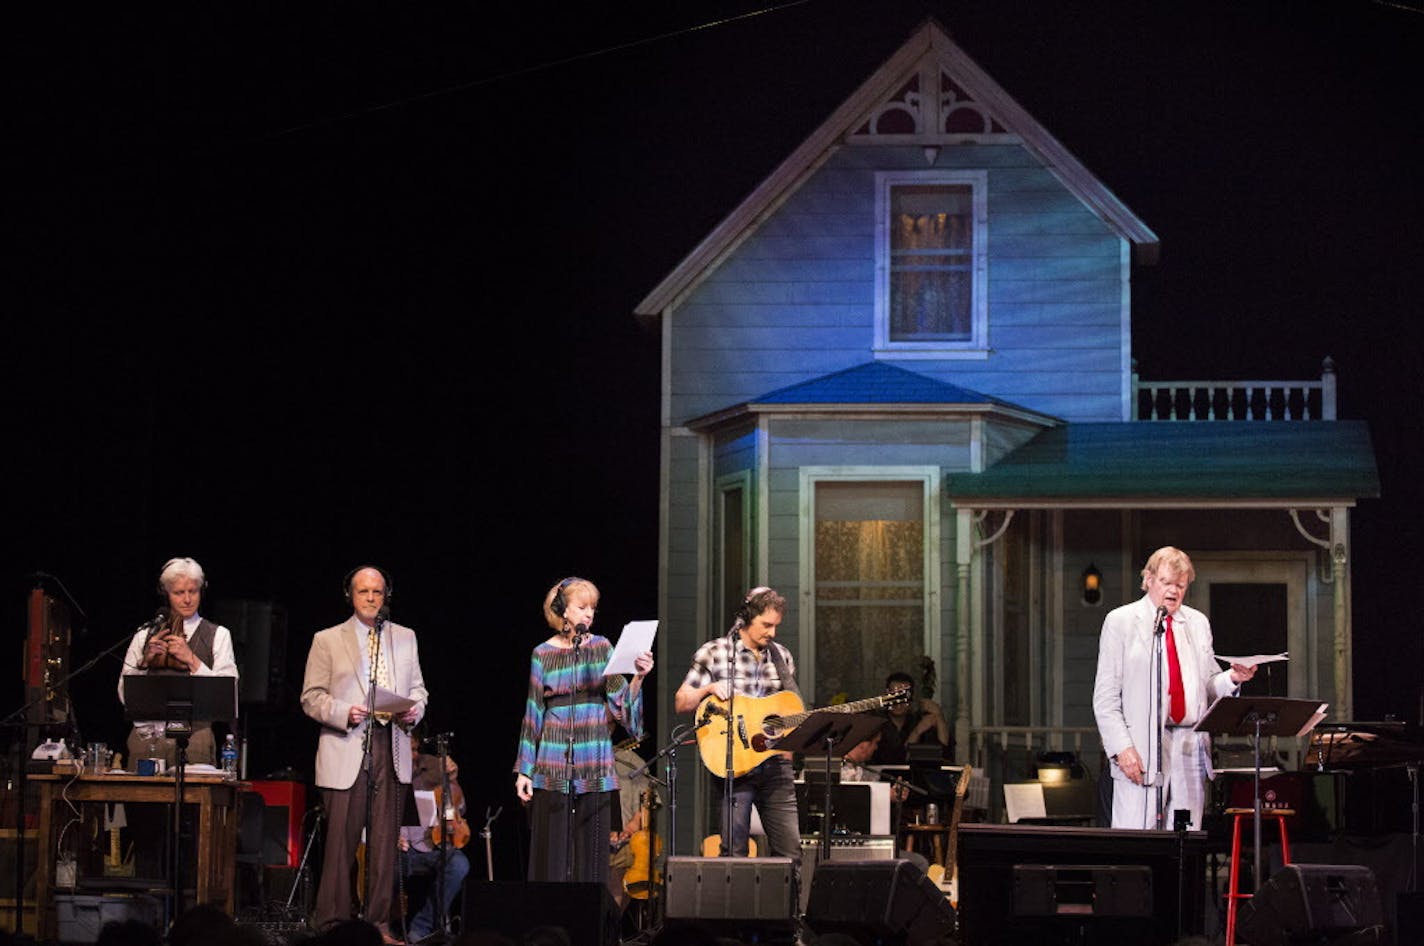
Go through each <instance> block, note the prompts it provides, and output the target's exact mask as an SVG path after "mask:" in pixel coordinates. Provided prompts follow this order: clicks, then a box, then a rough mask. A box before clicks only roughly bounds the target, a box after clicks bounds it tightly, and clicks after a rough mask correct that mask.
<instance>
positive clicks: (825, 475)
mask: <svg viewBox="0 0 1424 946" xmlns="http://www.w3.org/2000/svg"><path fill="white" fill-rule="evenodd" d="M827 481H833V482H842V483H844V482H870V483H890V482H893V483H906V482H915V481H918V482H919V483H921V484H922V485H923V488H924V503H925V504H924V516H925V537H924V542H925V546H924V579H923V580H924V588H925V596H924V622H925V623H924V627H925V639H924V642H923V644H924V650H925V654H927V655H928V656H929V658H930V659H931V660H933V661H934V663H935V668H936V671H937V672H940V668H941V660H940V656H941V655H940V611H941V608H942V604H941V601H940V577H939V576H940V564H941V563H940V468H939V467H933V466H932V467H925V466H803V467H801V469H800V502H799V503H798V509H797V518H798V519H799V521H800V536H799V543H798V544H799V552H798V554H799V558H800V568H799V569H798V581H799V582H800V585H801V588H800V592H801V602H800V614H799V615H798V624H799V627H798V630H799V632H800V646H799V647H798V648H797V650H798V653H797V655H796V675H797V679H798V683H799V684H800V687H801V692H803V693H806V694H811V693H815V692H816V558H815V555H816V545H815V543H816V519H815V515H816V509H815V503H816V484H817V483H822V482H827ZM940 676H941V680H943V673H942V672H941V673H940Z"/></svg>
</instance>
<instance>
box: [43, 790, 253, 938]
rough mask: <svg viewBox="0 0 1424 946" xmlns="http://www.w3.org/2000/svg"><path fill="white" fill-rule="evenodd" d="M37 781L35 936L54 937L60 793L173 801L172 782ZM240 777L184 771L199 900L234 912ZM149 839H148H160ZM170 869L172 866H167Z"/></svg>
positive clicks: (80, 798)
mask: <svg viewBox="0 0 1424 946" xmlns="http://www.w3.org/2000/svg"><path fill="white" fill-rule="evenodd" d="M30 779H31V780H32V781H34V782H35V783H37V784H38V785H39V789H40V811H39V837H40V844H39V851H38V858H37V860H36V864H35V900H36V902H37V904H38V907H39V935H38V936H37V939H39V940H41V941H43V940H46V939H50V940H52V939H55V938H56V936H57V932H58V931H57V929H56V922H55V912H54V862H55V846H56V839H55V836H54V835H55V826H56V825H57V824H58V823H59V822H60V821H61V820H63V819H56V818H55V817H54V807H55V805H56V804H60V803H61V801H60V799H61V793H62V794H63V797H64V798H66V799H68V800H69V801H71V802H74V803H75V804H76V805H77V804H79V803H81V802H105V803H113V802H133V803H149V804H155V803H156V804H166V805H171V804H172V803H173V796H174V785H173V779H172V777H170V776H140V775H82V776H79V777H77V778H76V777H75V776H73V775H33V776H30ZM246 787H247V785H246V783H244V782H235V781H229V780H227V779H224V778H223V777H222V776H221V775H216V774H207V773H205V774H197V773H189V774H187V775H185V776H184V778H183V804H185V805H196V806H197V807H198V862H197V871H196V873H197V876H196V878H194V877H189V878H187V880H188V881H190V882H195V886H196V888H197V889H196V895H197V902H198V903H209V904H212V905H213V906H216V907H220V908H222V909H224V910H226V911H227V912H228V913H229V914H231V913H232V912H233V903H234V893H235V890H234V888H235V876H236V860H235V859H236V856H237V828H238V818H239V812H238V808H237V805H238V796H239V794H240V793H241V791H242V790H243V789H244V788H246ZM161 842H162V839H160V838H154V839H152V843H155V844H157V843H161ZM170 869H171V868H170Z"/></svg>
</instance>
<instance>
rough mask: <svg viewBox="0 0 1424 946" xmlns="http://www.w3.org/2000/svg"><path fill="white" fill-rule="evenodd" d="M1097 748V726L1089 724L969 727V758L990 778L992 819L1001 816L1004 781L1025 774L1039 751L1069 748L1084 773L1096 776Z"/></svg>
mask: <svg viewBox="0 0 1424 946" xmlns="http://www.w3.org/2000/svg"><path fill="white" fill-rule="evenodd" d="M1098 749H1099V743H1098V730H1097V729H1096V728H1095V727H1092V726H974V727H971V728H970V730H969V757H968V758H969V762H970V763H971V764H972V765H973V766H974V768H975V771H977V772H981V773H983V774H984V775H986V776H987V777H988V778H989V791H988V805H987V808H988V817H989V820H990V821H993V822H997V821H1000V820H1002V818H1003V811H1004V783H1005V782H1013V781H1019V780H1022V779H1026V778H1028V777H1029V769H1030V766H1031V765H1032V764H1033V763H1034V762H1035V761H1036V760H1037V757H1038V754H1039V753H1040V752H1064V751H1071V752H1072V753H1073V754H1074V755H1075V756H1077V758H1078V761H1079V762H1080V763H1081V764H1082V766H1083V769H1084V773H1085V777H1087V778H1093V779H1095V778H1097V774H1098V759H1097V752H1098ZM1084 752H1087V753H1088V755H1086V756H1085V755H1084Z"/></svg>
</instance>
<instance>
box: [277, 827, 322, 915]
mask: <svg viewBox="0 0 1424 946" xmlns="http://www.w3.org/2000/svg"><path fill="white" fill-rule="evenodd" d="M313 811H314V812H315V814H316V817H315V818H314V819H313V820H312V826H311V833H309V834H308V835H307V843H306V847H304V848H303V849H302V860H301V863H299V864H298V865H297V873H296V876H294V877H293V878H292V887H291V889H290V890H288V891H287V904H286V916H288V917H290V916H291V915H292V901H293V900H294V899H295V898H296V896H297V888H298V887H300V888H301V889H302V921H303V922H309V921H310V920H311V917H310V916H309V913H310V909H309V908H310V906H311V867H310V861H311V852H312V846H313V845H314V844H316V839H317V836H318V835H319V834H320V833H321V823H322V822H323V821H325V820H326V809H324V808H323V807H322V806H321V805H317V806H316V808H314V809H313Z"/></svg>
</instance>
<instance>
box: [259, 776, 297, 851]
mask: <svg viewBox="0 0 1424 946" xmlns="http://www.w3.org/2000/svg"><path fill="white" fill-rule="evenodd" d="M252 790H253V791H254V792H256V793H257V794H259V795H261V796H262V802H263V804H264V806H265V807H264V808H263V811H262V863H264V864H281V865H285V866H287V867H296V866H297V865H298V864H300V863H301V862H302V818H303V817H305V815H306V805H307V789H306V786H305V785H303V784H302V783H301V782H278V781H265V780H257V781H254V782H253V783H252Z"/></svg>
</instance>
